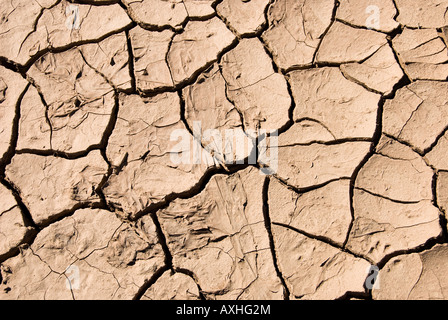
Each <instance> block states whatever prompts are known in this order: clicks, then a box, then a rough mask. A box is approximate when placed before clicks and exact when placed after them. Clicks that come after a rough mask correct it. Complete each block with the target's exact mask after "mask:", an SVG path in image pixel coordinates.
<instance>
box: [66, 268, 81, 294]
mask: <svg viewBox="0 0 448 320" xmlns="http://www.w3.org/2000/svg"><path fill="white" fill-rule="evenodd" d="M65 276H66V277H67V279H66V280H65V287H66V288H67V289H69V290H78V289H79V268H78V266H75V265H71V266H69V267H68V268H67V270H65Z"/></svg>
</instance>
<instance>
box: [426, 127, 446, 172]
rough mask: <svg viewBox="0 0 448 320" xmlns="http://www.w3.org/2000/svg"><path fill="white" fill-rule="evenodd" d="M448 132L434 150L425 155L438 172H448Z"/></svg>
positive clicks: (438, 141)
mask: <svg viewBox="0 0 448 320" xmlns="http://www.w3.org/2000/svg"><path fill="white" fill-rule="evenodd" d="M447 152H448V132H445V134H444V135H443V136H441V137H440V138H439V139H438V140H437V143H436V144H435V145H434V147H433V148H432V150H431V151H430V152H428V153H427V154H426V155H425V158H426V159H427V160H428V161H429V163H430V164H431V165H432V166H434V167H435V168H437V169H438V170H448V159H447V157H446V155H447Z"/></svg>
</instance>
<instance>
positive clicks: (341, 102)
mask: <svg viewBox="0 0 448 320" xmlns="http://www.w3.org/2000/svg"><path fill="white" fill-rule="evenodd" d="M290 82H291V90H292V94H293V97H294V100H295V102H296V106H297V107H296V108H295V109H294V115H293V116H294V120H295V121H297V120H300V119H304V118H306V119H308V118H311V119H314V120H317V121H319V122H320V123H322V125H324V126H325V127H326V128H328V130H329V131H330V132H331V133H332V135H333V136H334V137H335V139H343V138H354V137H364V138H369V137H372V136H373V134H374V132H375V128H376V118H377V109H378V103H379V101H380V98H381V96H380V95H378V94H375V93H372V92H369V91H367V90H366V89H364V88H363V87H362V86H360V85H358V84H355V83H353V82H351V81H349V80H347V79H346V78H345V77H344V76H343V75H342V73H341V71H340V70H339V69H338V68H331V67H325V68H319V69H309V70H297V71H292V72H291V73H290Z"/></svg>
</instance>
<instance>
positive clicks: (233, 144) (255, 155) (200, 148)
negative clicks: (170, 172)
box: [170, 121, 278, 175]
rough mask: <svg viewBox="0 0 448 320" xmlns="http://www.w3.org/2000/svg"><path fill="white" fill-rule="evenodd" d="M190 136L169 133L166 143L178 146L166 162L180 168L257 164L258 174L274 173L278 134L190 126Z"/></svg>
mask: <svg viewBox="0 0 448 320" xmlns="http://www.w3.org/2000/svg"><path fill="white" fill-rule="evenodd" d="M192 131H193V132H192V133H193V135H192V134H191V133H190V132H189V131H188V130H185V129H177V130H174V131H173V132H172V133H171V136H170V140H171V141H178V143H177V144H176V145H175V146H174V147H173V148H172V149H171V151H170V160H171V162H172V163H173V164H175V165H180V164H207V165H213V164H221V165H224V166H227V165H231V164H245V163H247V164H253V165H255V164H258V165H260V168H261V173H262V174H267V175H271V174H274V173H276V172H277V169H278V131H277V130H265V129H260V130H259V131H257V132H255V131H251V130H246V131H243V130H242V129H241V128H236V129H226V130H218V129H207V130H205V131H202V127H201V122H200V121H195V122H193V130H192Z"/></svg>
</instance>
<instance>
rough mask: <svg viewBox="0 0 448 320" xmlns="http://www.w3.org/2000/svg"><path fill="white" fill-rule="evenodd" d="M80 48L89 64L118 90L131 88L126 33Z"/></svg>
mask: <svg viewBox="0 0 448 320" xmlns="http://www.w3.org/2000/svg"><path fill="white" fill-rule="evenodd" d="M78 48H79V49H80V50H81V52H82V55H83V57H84V59H85V60H86V61H87V63H88V64H89V65H90V66H91V67H93V68H94V69H95V70H96V71H98V72H99V73H101V74H102V75H104V77H106V79H107V80H108V81H110V82H111V83H112V84H113V85H114V86H115V87H116V88H118V89H122V90H126V89H130V88H131V76H130V74H129V65H128V63H129V54H128V48H127V42H126V34H125V33H124V32H122V33H119V34H116V35H112V36H110V37H107V38H106V39H104V40H103V41H100V42H98V43H90V44H85V45H82V46H79V47H78Z"/></svg>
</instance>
